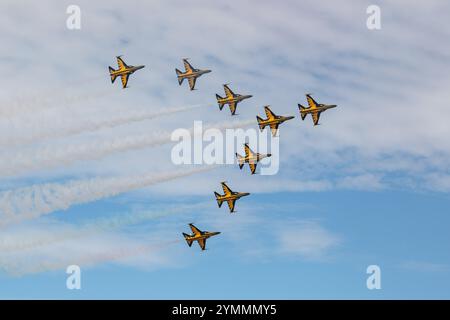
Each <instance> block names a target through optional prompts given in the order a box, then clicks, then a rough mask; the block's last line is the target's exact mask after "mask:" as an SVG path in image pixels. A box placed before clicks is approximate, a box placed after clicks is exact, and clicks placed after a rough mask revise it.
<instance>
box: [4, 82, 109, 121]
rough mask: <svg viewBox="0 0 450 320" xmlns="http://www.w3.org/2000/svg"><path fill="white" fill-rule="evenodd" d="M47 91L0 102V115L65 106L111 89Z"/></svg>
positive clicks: (6, 115)
mask: <svg viewBox="0 0 450 320" xmlns="http://www.w3.org/2000/svg"><path fill="white" fill-rule="evenodd" d="M55 91H59V90H54V91H53V92H48V93H47V94H39V95H34V96H28V97H25V98H24V97H17V98H15V99H14V100H11V101H2V102H1V103H0V116H1V117H11V116H16V115H18V114H21V113H30V112H36V111H41V110H45V109H49V108H58V107H67V106H71V105H73V104H76V103H79V102H87V101H90V100H94V99H98V98H101V97H104V96H106V95H110V94H111V90H106V89H105V90H97V91H96V92H89V93H72V94H68V93H57V94H55Z"/></svg>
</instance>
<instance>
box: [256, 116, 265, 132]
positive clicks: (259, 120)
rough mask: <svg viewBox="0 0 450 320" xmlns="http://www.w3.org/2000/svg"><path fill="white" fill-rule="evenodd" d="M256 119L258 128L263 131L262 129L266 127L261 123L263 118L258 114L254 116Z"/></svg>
mask: <svg viewBox="0 0 450 320" xmlns="http://www.w3.org/2000/svg"><path fill="white" fill-rule="evenodd" d="M256 120H257V121H258V126H259V129H260V130H261V131H263V129H264V128H265V127H266V125H265V124H263V123H262V122H263V121H264V120H263V119H262V118H261V117H259V116H256Z"/></svg>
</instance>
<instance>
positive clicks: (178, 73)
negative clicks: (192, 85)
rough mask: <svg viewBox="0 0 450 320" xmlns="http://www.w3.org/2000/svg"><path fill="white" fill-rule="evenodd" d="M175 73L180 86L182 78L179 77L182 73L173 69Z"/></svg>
mask: <svg viewBox="0 0 450 320" xmlns="http://www.w3.org/2000/svg"><path fill="white" fill-rule="evenodd" d="M175 72H176V73H177V77H178V84H179V85H180V86H181V84H182V83H183V80H184V78H182V77H180V76H181V75H182V74H183V72H181V71H180V70H178V69H175Z"/></svg>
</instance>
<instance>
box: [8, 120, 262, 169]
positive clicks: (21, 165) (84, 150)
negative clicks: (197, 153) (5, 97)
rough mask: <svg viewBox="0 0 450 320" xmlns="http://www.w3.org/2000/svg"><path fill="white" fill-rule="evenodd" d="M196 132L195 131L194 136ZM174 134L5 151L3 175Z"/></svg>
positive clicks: (227, 125) (142, 145)
mask: <svg viewBox="0 0 450 320" xmlns="http://www.w3.org/2000/svg"><path fill="white" fill-rule="evenodd" d="M254 122H255V121H254V120H245V121H231V122H225V123H220V124H216V125H210V126H208V127H206V129H207V128H215V129H219V130H223V129H227V128H230V129H231V128H240V127H244V126H248V125H251V124H254ZM193 132H194V129H191V133H193ZM171 142H172V141H171V133H170V132H161V133H159V134H155V135H147V134H143V135H136V136H128V137H118V138H115V139H114V140H109V141H103V142H97V141H89V142H87V143H84V144H78V145H64V146H61V147H60V148H55V147H54V146H47V147H43V148H40V149H37V150H34V149H31V150H19V151H18V152H15V153H14V152H10V151H9V152H4V153H3V154H1V155H0V175H2V176H11V175H15V174H22V173H25V172H27V171H30V170H36V169H47V168H51V167H55V166H58V165H68V164H71V163H73V162H76V161H80V160H94V159H100V158H102V157H105V156H107V155H110V154H113V153H117V152H123V151H128V150H133V149H140V148H145V147H153V146H157V145H162V144H166V143H171Z"/></svg>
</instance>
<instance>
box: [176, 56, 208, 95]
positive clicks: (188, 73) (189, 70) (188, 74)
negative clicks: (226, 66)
mask: <svg viewBox="0 0 450 320" xmlns="http://www.w3.org/2000/svg"><path fill="white" fill-rule="evenodd" d="M187 60H188V59H183V64H184V69H185V72H182V71H180V70H178V69H175V72H176V73H177V77H178V84H179V85H180V86H181V84H182V83H183V80H184V79H187V80H188V82H189V88H190V89H191V90H194V89H195V81H196V80H197V78H198V77H200V76H202V75H204V74H205V73H209V72H211V70H200V69H195V68H193V67H192V66H191V64H190V63H189V62H188V61H187Z"/></svg>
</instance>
